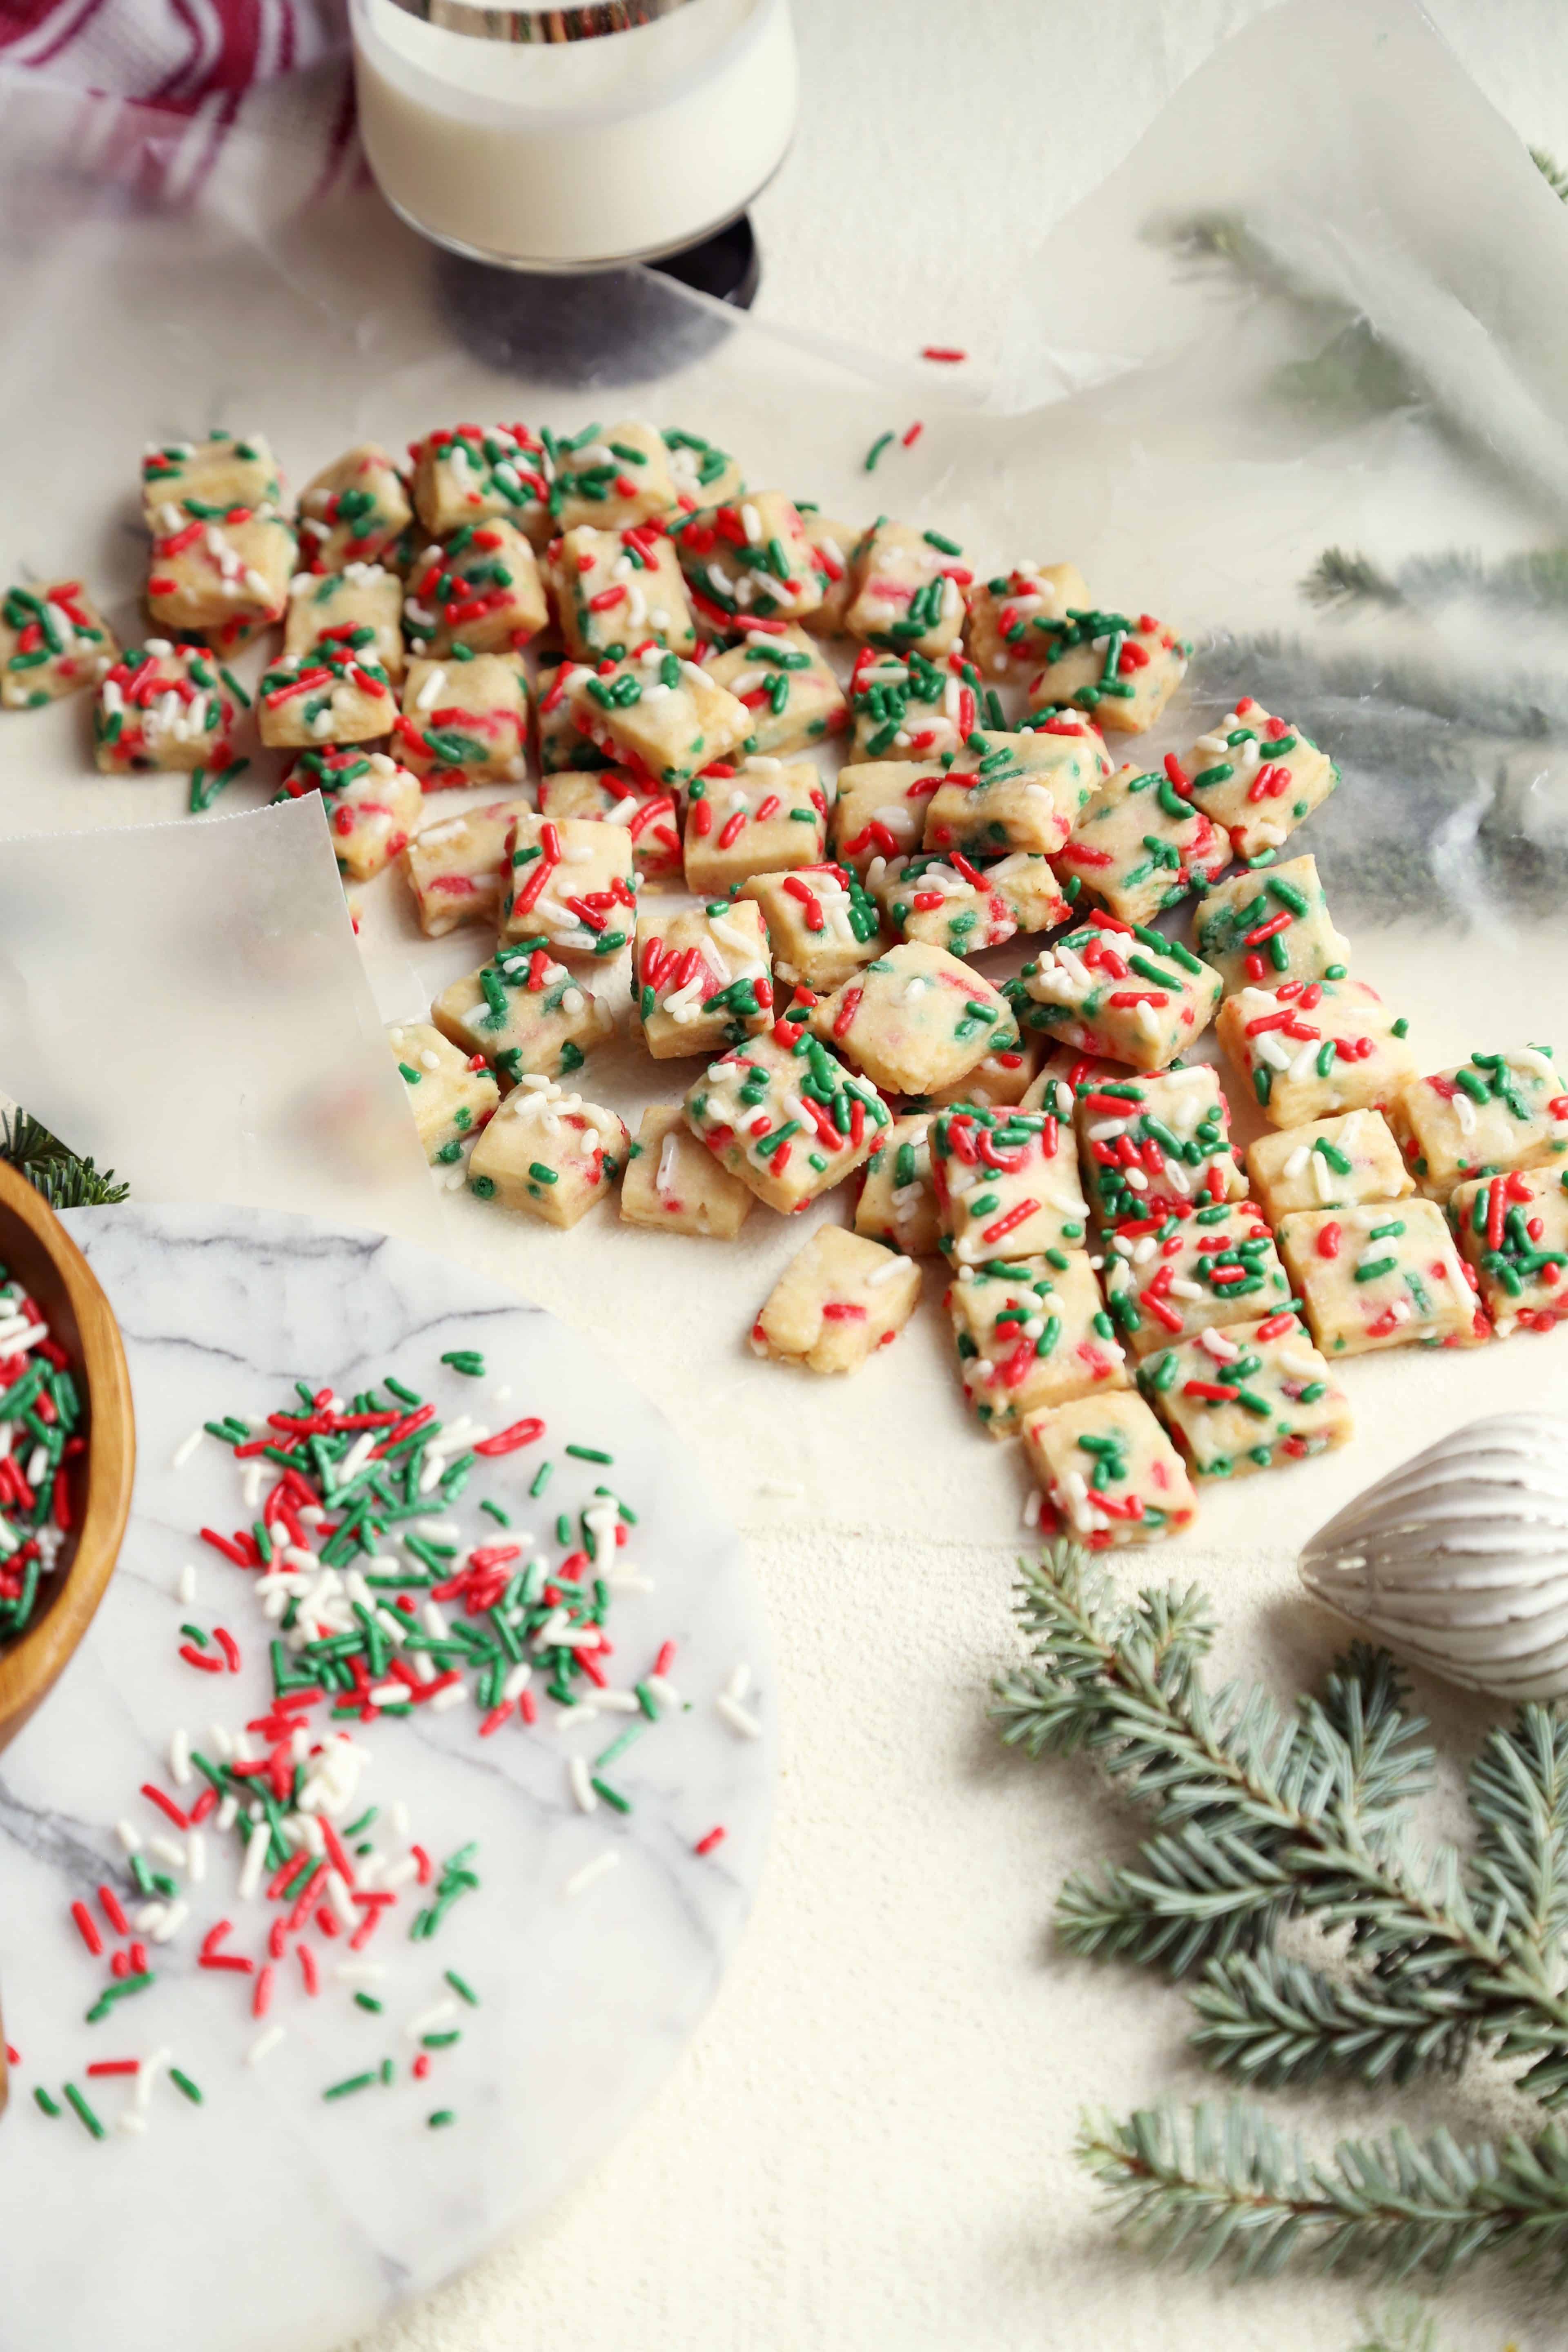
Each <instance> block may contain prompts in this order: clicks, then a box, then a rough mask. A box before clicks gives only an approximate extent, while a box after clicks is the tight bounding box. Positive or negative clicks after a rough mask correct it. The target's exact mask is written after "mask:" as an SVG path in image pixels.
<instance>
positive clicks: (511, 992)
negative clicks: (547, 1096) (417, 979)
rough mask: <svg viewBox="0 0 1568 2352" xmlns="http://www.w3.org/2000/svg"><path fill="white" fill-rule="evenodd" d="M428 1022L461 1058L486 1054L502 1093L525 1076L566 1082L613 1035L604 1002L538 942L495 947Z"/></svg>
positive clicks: (445, 993) (441, 999) (446, 993)
mask: <svg viewBox="0 0 1568 2352" xmlns="http://www.w3.org/2000/svg"><path fill="white" fill-rule="evenodd" d="M430 1018H431V1020H432V1021H433V1022H434V1023H435V1024H436V1026H437V1029H439V1030H440V1032H441V1034H442V1035H443V1036H444V1037H449V1038H450V1039H451V1041H452V1043H453V1045H458V1046H460V1047H461V1048H462V1050H463V1052H464V1053H465V1054H468V1055H475V1054H479V1055H483V1056H484V1059H485V1060H486V1061H487V1062H488V1063H489V1065H490V1066H491V1068H492V1069H493V1070H494V1071H495V1074H496V1077H497V1080H498V1081H499V1083H500V1090H501V1092H502V1094H506V1093H508V1092H510V1089H511V1088H512V1087H515V1086H518V1085H520V1084H521V1081H522V1080H523V1079H524V1078H525V1077H545V1078H569V1077H571V1076H572V1075H573V1074H574V1071H577V1070H580V1069H581V1068H582V1066H583V1065H584V1062H585V1061H586V1060H587V1058H588V1056H589V1055H590V1054H592V1053H594V1052H595V1050H596V1049H597V1048H598V1047H599V1046H600V1045H604V1044H605V1040H606V1039H607V1038H609V1037H613V1036H614V1034H615V1031H616V1018H615V1014H614V1013H612V1012H611V1011H610V1008H609V1006H608V1005H607V1004H606V1003H605V1001H604V999H603V998H602V997H597V996H595V994H594V992H593V991H592V990H591V989H589V988H586V987H584V986H583V985H582V983H581V982H578V981H576V980H574V978H573V976H572V974H571V973H570V972H569V971H567V970H566V968H565V966H564V965H563V964H559V963H557V962H556V961H555V960H554V958H553V957H552V954H551V953H550V950H549V949H548V948H547V947H546V946H545V945H544V944H543V942H542V940H537V939H535V940H520V941H519V942H518V944H517V945H516V946H515V947H510V948H500V949H498V950H497V951H496V953H495V955H494V956H493V957H492V959H491V961H489V963H487V964H481V966H480V967H479V971H471V972H467V973H465V974H464V976H463V978H462V979H461V980H455V981H454V982H452V984H451V986H450V987H449V988H446V989H443V990H442V992H441V993H440V995H439V996H438V997H437V999H436V1002H435V1003H434V1004H432V1006H431V1007H430Z"/></svg>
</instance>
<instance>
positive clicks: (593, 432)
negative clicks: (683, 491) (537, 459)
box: [549, 419, 675, 533]
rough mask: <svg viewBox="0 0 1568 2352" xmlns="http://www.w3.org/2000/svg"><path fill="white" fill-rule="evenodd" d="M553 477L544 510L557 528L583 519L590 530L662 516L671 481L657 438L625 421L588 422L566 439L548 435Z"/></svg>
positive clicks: (671, 496) (649, 428)
mask: <svg viewBox="0 0 1568 2352" xmlns="http://www.w3.org/2000/svg"><path fill="white" fill-rule="evenodd" d="M549 448H550V456H551V459H552V465H553V469H554V471H553V478H552V482H551V486H550V512H551V515H552V519H553V521H554V526H555V529H556V530H557V531H559V532H562V533H564V532H566V531H569V530H577V529H579V528H580V526H581V525H583V524H584V523H587V524H589V525H590V526H591V527H592V528H593V529H595V530H625V529H626V525H627V524H628V523H639V522H647V521H649V520H651V519H652V518H653V517H654V516H655V515H663V514H668V511H669V509H670V508H671V507H672V506H673V505H674V504H675V482H674V478H673V477H672V476H671V474H670V470H669V452H668V449H667V448H666V447H665V445H664V438H663V436H662V435H661V434H660V433H658V431H657V430H656V429H655V427H654V426H653V425H644V424H642V423H640V422H639V421H637V419H631V420H629V421H628V422H626V423H625V424H622V425H585V426H584V429H583V430H582V432H581V433H574V435H573V436H572V437H571V438H570V440H563V439H560V438H559V437H557V436H554V435H552V436H549Z"/></svg>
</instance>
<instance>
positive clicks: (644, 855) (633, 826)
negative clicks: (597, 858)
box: [539, 768, 682, 882]
mask: <svg viewBox="0 0 1568 2352" xmlns="http://www.w3.org/2000/svg"><path fill="white" fill-rule="evenodd" d="M539 809H540V814H541V815H542V816H553V817H563V816H571V817H578V818H580V819H581V820H582V821H583V823H584V824H624V825H625V827H626V831H627V832H628V833H629V834H630V835H631V837H632V863H633V865H634V866H636V867H637V872H638V874H639V875H640V877H642V879H643V881H644V882H679V880H680V878H681V873H682V867H681V851H680V810H679V804H678V803H677V802H676V800H675V798H674V795H673V794H672V793H658V792H649V790H648V789H647V786H646V784H641V783H638V782H637V780H636V779H635V778H634V777H632V776H630V775H628V774H627V773H626V771H625V770H624V769H622V768H603V769H600V770H599V771H598V772H596V773H591V772H585V771H584V770H582V769H576V768H567V769H564V770H563V771H562V772H561V773H559V774H557V775H552V776H546V777H545V778H544V780H543V782H542V783H541V785H540V787H539Z"/></svg>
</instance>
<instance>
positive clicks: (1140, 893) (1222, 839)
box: [1057, 767, 1316, 977]
mask: <svg viewBox="0 0 1568 2352" xmlns="http://www.w3.org/2000/svg"><path fill="white" fill-rule="evenodd" d="M1229 863H1230V842H1229V839H1228V837H1227V836H1226V835H1225V834H1224V833H1222V832H1220V831H1218V830H1217V829H1216V827H1215V825H1214V824H1212V823H1211V822H1210V820H1209V818H1208V817H1207V815H1205V812H1204V811H1203V810H1202V809H1201V808H1198V807H1196V806H1195V805H1194V803H1193V802H1192V801H1191V800H1190V799H1189V798H1186V797H1184V795H1183V794H1182V793H1179V792H1178V791H1177V790H1176V787H1175V786H1174V784H1173V783H1172V782H1171V779H1170V777H1169V776H1168V775H1166V774H1165V772H1164V771H1163V769H1148V768H1145V769H1140V768H1137V767H1125V768H1118V770H1117V771H1116V773H1115V774H1114V775H1113V776H1110V777H1108V778H1107V780H1106V782H1104V783H1102V784H1101V785H1100V789H1099V790H1098V792H1096V793H1095V794H1094V796H1093V797H1092V799H1091V800H1090V801H1089V803H1088V804H1087V806H1086V807H1084V808H1083V809H1082V810H1081V811H1080V812H1079V815H1078V817H1077V818H1076V820H1075V821H1074V824H1073V828H1072V831H1071V832H1070V833H1069V834H1068V837H1067V840H1066V842H1065V843H1064V844H1063V845H1062V847H1061V849H1060V850H1059V851H1058V853H1057V866H1058V872H1059V873H1060V874H1061V876H1062V878H1063V880H1064V881H1065V882H1066V883H1067V885H1068V888H1069V889H1070V890H1072V892H1073V895H1074V896H1075V897H1076V896H1077V894H1078V891H1079V889H1082V890H1087V891H1089V893H1090V895H1091V896H1092V897H1093V898H1098V899H1099V900H1100V904H1101V906H1104V907H1109V908H1110V911H1111V913H1112V914H1113V915H1119V916H1120V917H1121V920H1122V921H1123V922H1124V923H1150V922H1152V921H1153V919H1154V917H1155V916H1156V915H1158V914H1160V913H1162V912H1163V909H1164V908H1167V907H1175V906H1179V905H1180V904H1181V902H1182V900H1183V899H1184V898H1189V897H1190V896H1191V895H1192V893H1193V892H1194V890H1197V891H1200V892H1202V891H1204V890H1206V889H1208V888H1209V887H1210V886H1211V884H1212V883H1213V882H1214V881H1215V878H1216V877H1217V876H1219V875H1221V874H1223V873H1224V871H1225V869H1226V866H1228V865H1229ZM1075 886H1076V887H1075ZM1199 951H1200V953H1201V952H1202V949H1201V946H1200V950H1199ZM1315 976H1316V975H1314V977H1315Z"/></svg>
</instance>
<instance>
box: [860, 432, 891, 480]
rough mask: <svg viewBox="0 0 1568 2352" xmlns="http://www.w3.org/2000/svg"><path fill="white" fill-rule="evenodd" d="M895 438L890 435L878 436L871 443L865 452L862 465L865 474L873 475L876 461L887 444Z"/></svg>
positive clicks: (880, 434)
mask: <svg viewBox="0 0 1568 2352" xmlns="http://www.w3.org/2000/svg"><path fill="white" fill-rule="evenodd" d="M894 437H895V436H893V435H892V434H891V433H879V434H878V436H877V438H876V439H875V440H874V441H873V442H872V444H871V446H870V447H869V448H868V450H867V452H866V456H865V459H864V464H865V468H866V471H867V473H868V474H874V473H875V472H876V470H877V460H878V459H879V457H880V456H881V454H882V452H883V450H884V449H885V448H886V447H887V446H888V444H889V441H891V440H892V439H893V438H894Z"/></svg>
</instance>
